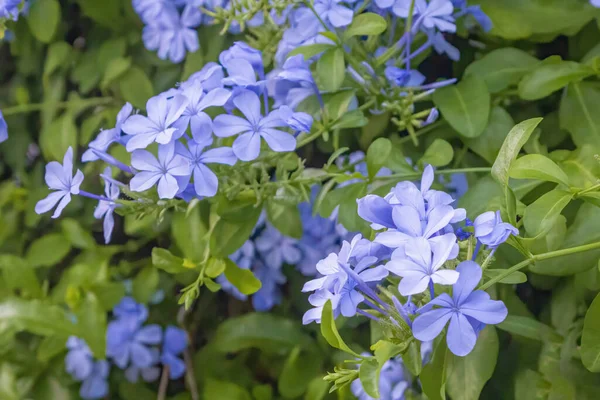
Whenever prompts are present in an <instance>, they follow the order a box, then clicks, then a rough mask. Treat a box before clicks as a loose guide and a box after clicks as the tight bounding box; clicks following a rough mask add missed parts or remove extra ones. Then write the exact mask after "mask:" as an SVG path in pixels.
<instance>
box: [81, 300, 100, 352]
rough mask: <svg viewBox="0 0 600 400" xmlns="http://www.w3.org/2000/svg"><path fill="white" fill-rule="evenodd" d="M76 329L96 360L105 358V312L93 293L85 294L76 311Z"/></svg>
mask: <svg viewBox="0 0 600 400" xmlns="http://www.w3.org/2000/svg"><path fill="white" fill-rule="evenodd" d="M77 327H78V329H79V330H80V332H82V334H83V336H82V337H83V338H84V339H85V342H86V343H87V345H88V346H89V347H90V350H92V353H94V356H95V357H96V358H98V359H103V358H104V357H105V356H106V311H104V308H103V307H102V306H101V305H100V303H99V302H98V299H97V298H96V296H95V295H94V294H93V293H87V295H86V296H85V299H84V300H83V302H82V303H81V304H80V305H79V308H78V310H77Z"/></svg>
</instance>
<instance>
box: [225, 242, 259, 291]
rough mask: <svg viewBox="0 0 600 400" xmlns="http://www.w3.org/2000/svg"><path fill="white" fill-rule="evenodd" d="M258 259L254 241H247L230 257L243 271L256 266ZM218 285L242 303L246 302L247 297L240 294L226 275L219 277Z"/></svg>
mask: <svg viewBox="0 0 600 400" xmlns="http://www.w3.org/2000/svg"><path fill="white" fill-rule="evenodd" d="M255 258H256V252H255V249H254V243H253V242H252V240H246V241H245V242H244V244H243V245H242V247H240V248H239V249H237V250H236V251H235V252H233V254H231V255H230V256H229V259H230V260H231V261H233V262H234V263H235V264H236V265H237V266H238V267H240V268H241V269H250V268H251V267H252V265H253V264H254V261H255ZM217 283H218V284H219V285H221V289H222V290H223V291H225V292H227V293H229V294H230V295H232V296H233V297H235V298H236V299H238V300H240V301H246V299H247V298H248V296H247V295H245V294H243V293H242V292H240V291H239V290H238V289H237V288H236V287H235V286H233V284H232V283H231V282H229V281H228V280H227V278H226V277H225V274H221V275H219V276H218V277H217Z"/></svg>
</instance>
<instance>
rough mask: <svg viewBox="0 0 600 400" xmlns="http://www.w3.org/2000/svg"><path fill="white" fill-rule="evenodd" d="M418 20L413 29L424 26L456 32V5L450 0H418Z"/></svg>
mask: <svg viewBox="0 0 600 400" xmlns="http://www.w3.org/2000/svg"><path fill="white" fill-rule="evenodd" d="M415 8H416V10H417V15H418V17H417V20H416V22H415V23H414V25H413V29H415V28H416V27H420V26H423V27H424V28H425V29H433V28H435V29H437V30H439V31H441V32H456V25H455V24H454V17H453V15H452V14H453V13H454V5H453V4H452V2H451V1H450V0H431V1H430V2H429V3H427V2H426V0H416V1H415Z"/></svg>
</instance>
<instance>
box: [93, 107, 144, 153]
mask: <svg viewBox="0 0 600 400" xmlns="http://www.w3.org/2000/svg"><path fill="white" fill-rule="evenodd" d="M132 112H133V106H132V105H131V104H129V103H125V105H124V106H123V108H121V111H119V114H117V123H116V125H115V127H114V128H112V129H106V130H103V131H101V132H100V133H99V134H98V136H97V137H96V139H94V140H92V141H91V142H90V144H89V145H88V146H89V147H90V148H89V149H88V150H87V151H86V152H85V153H83V156H81V161H83V162H88V161H96V160H99V159H100V158H99V157H98V155H97V154H96V152H97V151H101V152H106V151H107V150H108V147H109V146H110V145H111V144H113V143H119V144H121V145H125V144H127V141H128V140H129V139H130V136H123V135H121V132H122V126H123V123H124V122H125V120H127V118H129V116H130V115H131V113H132ZM94 150H96V152H94Z"/></svg>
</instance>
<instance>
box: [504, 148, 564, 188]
mask: <svg viewBox="0 0 600 400" xmlns="http://www.w3.org/2000/svg"><path fill="white" fill-rule="evenodd" d="M508 174H509V176H510V177H511V178H515V179H539V180H542V181H548V182H556V183H562V184H563V185H565V186H569V178H568V177H567V175H566V174H565V173H564V171H563V170H562V169H560V167H559V166H558V165H556V163H555V162H554V161H552V160H551V159H549V158H548V157H544V156H543V155H541V154H528V155H526V156H523V157H520V158H517V159H516V160H515V161H514V162H513V163H512V164H511V166H510V169H509V171H508Z"/></svg>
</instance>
